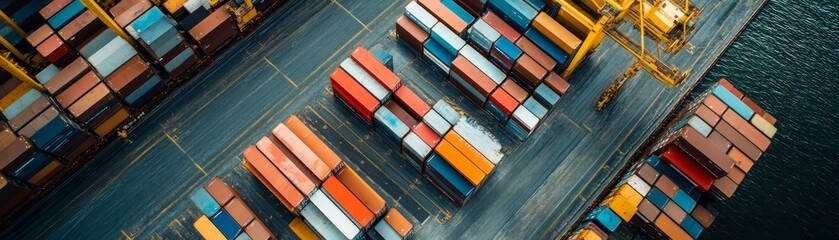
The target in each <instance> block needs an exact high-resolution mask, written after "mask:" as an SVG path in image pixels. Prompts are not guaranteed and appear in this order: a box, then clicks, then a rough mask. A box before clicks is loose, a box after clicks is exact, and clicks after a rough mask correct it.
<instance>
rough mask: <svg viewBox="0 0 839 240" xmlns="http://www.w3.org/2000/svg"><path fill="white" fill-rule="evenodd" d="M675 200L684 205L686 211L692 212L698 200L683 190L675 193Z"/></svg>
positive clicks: (681, 205)
mask: <svg viewBox="0 0 839 240" xmlns="http://www.w3.org/2000/svg"><path fill="white" fill-rule="evenodd" d="M673 202H675V203H676V205H679V207H682V209H684V210H685V212H691V211H693V208H694V207H696V200H694V199H693V198H691V197H690V195H688V194H687V193H685V192H684V191H682V190H679V191H676V195H673Z"/></svg>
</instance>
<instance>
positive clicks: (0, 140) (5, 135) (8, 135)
mask: <svg viewBox="0 0 839 240" xmlns="http://www.w3.org/2000/svg"><path fill="white" fill-rule="evenodd" d="M0 129H2V130H0V151H3V149H6V146H9V144H12V143H13V142H15V141H16V140H17V135H15V133H14V132H12V129H11V128H9V127H8V126H6V125H5V124H2V122H0Z"/></svg>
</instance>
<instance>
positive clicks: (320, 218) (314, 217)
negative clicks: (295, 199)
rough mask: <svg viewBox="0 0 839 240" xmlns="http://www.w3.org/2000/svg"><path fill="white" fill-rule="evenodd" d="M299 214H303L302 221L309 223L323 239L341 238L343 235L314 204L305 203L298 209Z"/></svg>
mask: <svg viewBox="0 0 839 240" xmlns="http://www.w3.org/2000/svg"><path fill="white" fill-rule="evenodd" d="M300 215H302V216H303V221H304V222H306V223H307V224H309V226H310V227H311V228H312V230H314V231H315V233H317V234H318V235H319V236H320V237H321V238H323V239H343V238H344V235H343V234H341V231H339V230H338V228H337V227H335V225H333V224H332V222H330V221H329V219H328V218H326V215H324V213H323V212H321V211H320V209H318V208H317V206H315V205H314V204H307V205H306V207H303V210H300Z"/></svg>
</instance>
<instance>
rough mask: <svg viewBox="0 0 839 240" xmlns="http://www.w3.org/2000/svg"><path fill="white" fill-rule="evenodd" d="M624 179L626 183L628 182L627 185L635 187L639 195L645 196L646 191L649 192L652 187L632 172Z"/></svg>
mask: <svg viewBox="0 0 839 240" xmlns="http://www.w3.org/2000/svg"><path fill="white" fill-rule="evenodd" d="M625 181H626V183H629V186H631V187H632V188H633V189H635V191H637V192H638V193H640V194H641V196H647V193H649V192H650V190H651V189H652V187H650V185H649V184H647V182H644V180H643V179H641V177H639V176H638V175H635V174H632V176H630V177H629V178H627V179H626V180H625Z"/></svg>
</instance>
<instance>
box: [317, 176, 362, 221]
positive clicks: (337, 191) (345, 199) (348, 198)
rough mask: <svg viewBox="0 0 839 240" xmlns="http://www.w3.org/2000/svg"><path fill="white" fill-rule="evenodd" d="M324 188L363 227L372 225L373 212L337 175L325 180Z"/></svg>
mask: <svg viewBox="0 0 839 240" xmlns="http://www.w3.org/2000/svg"><path fill="white" fill-rule="evenodd" d="M323 189H324V190H325V191H326V193H327V194H329V196H330V197H331V198H332V200H333V201H334V202H335V203H337V205H338V206H340V207H341V209H343V210H344V212H346V213H347V215H349V216H350V218H352V220H353V222H355V223H356V224H358V225H359V227H360V228H361V229H367V227H369V226H370V225H371V223H372V222H373V213H372V212H370V210H369V209H367V206H365V205H364V204H363V203H361V200H358V198H357V197H356V196H355V195H353V193H352V192H350V190H349V189H347V186H344V184H343V183H341V181H338V178H335V176H331V177H329V178H327V179H326V181H324V182H323Z"/></svg>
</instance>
